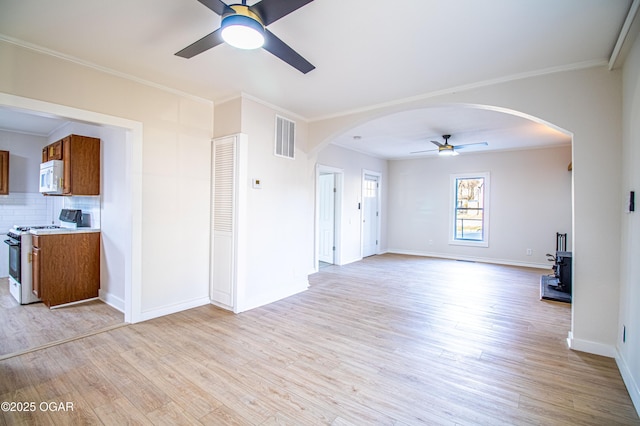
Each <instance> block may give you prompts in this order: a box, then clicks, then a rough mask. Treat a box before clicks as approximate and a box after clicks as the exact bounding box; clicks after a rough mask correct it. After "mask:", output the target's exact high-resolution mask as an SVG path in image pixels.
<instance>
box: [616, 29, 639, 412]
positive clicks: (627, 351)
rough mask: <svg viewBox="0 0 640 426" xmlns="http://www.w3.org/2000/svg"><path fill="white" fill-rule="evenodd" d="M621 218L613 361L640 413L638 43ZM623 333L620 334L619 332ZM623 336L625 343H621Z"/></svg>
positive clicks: (627, 90)
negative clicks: (630, 201)
mask: <svg viewBox="0 0 640 426" xmlns="http://www.w3.org/2000/svg"><path fill="white" fill-rule="evenodd" d="M623 76H624V78H623V138H622V142H623V143H622V171H623V175H622V185H621V191H622V200H621V205H620V206H619V211H621V212H622V213H621V216H622V238H621V249H620V254H621V256H620V275H621V277H620V283H621V286H620V316H619V319H618V333H617V339H616V344H617V349H618V356H617V361H618V365H619V366H620V370H621V372H622V377H623V378H624V380H625V383H626V385H627V389H629V393H630V395H631V398H632V400H633V401H634V404H635V406H636V410H637V411H638V413H639V414H640V262H638V259H639V258H640V170H639V169H638V165H639V164H640V142H639V141H640V42H639V41H638V40H636V42H635V43H634V45H633V48H632V50H631V52H630V54H629V56H628V57H627V60H626V61H625V65H624V71H623ZM629 191H635V194H636V210H635V212H632V213H629V212H627V211H626V210H627V208H626V206H625V204H626V201H627V198H626V197H627V196H628V194H629ZM623 330H624V331H623ZM623 333H625V334H626V339H625V340H626V341H625V342H623V341H622V336H623Z"/></svg>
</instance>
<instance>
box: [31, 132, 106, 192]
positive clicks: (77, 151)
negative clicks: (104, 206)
mask: <svg viewBox="0 0 640 426" xmlns="http://www.w3.org/2000/svg"><path fill="white" fill-rule="evenodd" d="M51 160H62V162H63V164H64V166H63V167H64V170H63V180H62V186H63V191H62V194H61V195H100V139H98V138H92V137H88V136H80V135H69V136H67V137H66V138H63V139H61V140H59V141H56V142H54V143H52V144H49V145H47V146H46V147H44V148H43V150H42V161H43V162H46V161H51Z"/></svg>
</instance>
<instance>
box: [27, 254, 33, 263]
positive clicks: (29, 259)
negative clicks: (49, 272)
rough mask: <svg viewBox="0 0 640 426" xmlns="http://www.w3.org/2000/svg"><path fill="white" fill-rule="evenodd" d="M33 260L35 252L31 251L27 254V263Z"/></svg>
mask: <svg viewBox="0 0 640 426" xmlns="http://www.w3.org/2000/svg"><path fill="white" fill-rule="evenodd" d="M31 262H33V253H29V254H28V256H27V263H31Z"/></svg>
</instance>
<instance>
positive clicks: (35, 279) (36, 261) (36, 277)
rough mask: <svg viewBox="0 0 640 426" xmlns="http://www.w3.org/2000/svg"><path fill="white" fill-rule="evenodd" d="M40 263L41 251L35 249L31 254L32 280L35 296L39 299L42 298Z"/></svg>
mask: <svg viewBox="0 0 640 426" xmlns="http://www.w3.org/2000/svg"><path fill="white" fill-rule="evenodd" d="M40 263H41V254H40V249H39V248H37V247H33V253H32V254H31V280H32V287H33V294H35V295H36V297H38V298H42V296H41V293H42V292H41V291H40Z"/></svg>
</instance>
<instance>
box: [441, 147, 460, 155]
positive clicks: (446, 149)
mask: <svg viewBox="0 0 640 426" xmlns="http://www.w3.org/2000/svg"><path fill="white" fill-rule="evenodd" d="M438 155H442V156H443V157H453V156H454V155H459V154H458V153H457V152H456V151H455V150H454V149H453V145H442V146H441V147H439V148H438Z"/></svg>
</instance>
